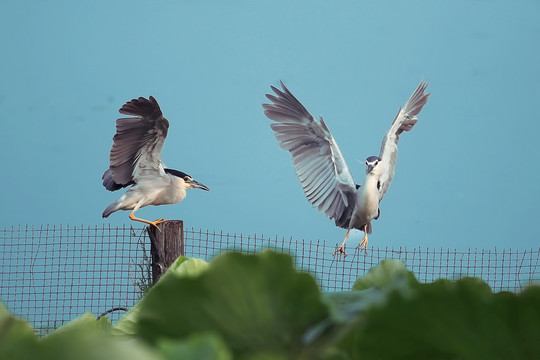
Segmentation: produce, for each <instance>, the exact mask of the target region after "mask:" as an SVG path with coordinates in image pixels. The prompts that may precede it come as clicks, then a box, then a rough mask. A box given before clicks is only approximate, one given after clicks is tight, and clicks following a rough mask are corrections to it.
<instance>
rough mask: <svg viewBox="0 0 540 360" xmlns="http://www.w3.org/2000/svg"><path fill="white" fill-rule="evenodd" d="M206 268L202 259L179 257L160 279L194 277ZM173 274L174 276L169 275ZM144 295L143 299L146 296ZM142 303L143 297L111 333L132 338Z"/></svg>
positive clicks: (206, 263) (114, 326) (117, 323)
mask: <svg viewBox="0 0 540 360" xmlns="http://www.w3.org/2000/svg"><path fill="white" fill-rule="evenodd" d="M207 268H208V262H206V261H204V260H202V259H195V258H187V257H185V256H179V257H178V258H177V259H176V260H175V261H174V262H173V263H172V264H171V266H170V267H169V269H167V271H166V272H165V274H163V276H162V277H161V279H160V280H162V279H167V278H168V277H170V276H173V277H176V278H178V277H195V276H198V275H199V274H201V273H202V272H204V271H205V270H206V269H207ZM171 274H174V275H171ZM152 289H153V287H152V288H150V290H149V291H148V293H147V295H148V294H149V293H151V292H152ZM147 295H145V297H146V296H147ZM143 301H144V297H143V298H142V299H141V300H140V301H139V302H138V303H137V304H135V306H133V307H132V308H131V309H129V311H128V312H127V313H126V314H124V316H122V317H121V318H120V319H119V320H118V321H117V322H116V324H114V325H113V327H112V330H111V333H112V334H113V335H118V336H132V335H135V333H136V330H135V329H136V326H137V321H138V319H139V313H140V308H141V303H142V302H143Z"/></svg>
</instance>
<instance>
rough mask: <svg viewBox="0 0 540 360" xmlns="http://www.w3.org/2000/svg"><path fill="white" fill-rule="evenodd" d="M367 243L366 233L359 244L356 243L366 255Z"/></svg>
mask: <svg viewBox="0 0 540 360" xmlns="http://www.w3.org/2000/svg"><path fill="white" fill-rule="evenodd" d="M367 244H368V238H367V234H366V235H364V238H363V239H362V241H361V242H360V244H358V247H359V248H363V249H364V251H365V252H366V255H367Z"/></svg>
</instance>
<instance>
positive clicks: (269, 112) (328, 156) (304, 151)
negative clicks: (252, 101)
mask: <svg viewBox="0 0 540 360" xmlns="http://www.w3.org/2000/svg"><path fill="white" fill-rule="evenodd" d="M281 87H282V88H283V91H281V90H279V89H277V88H275V87H273V86H272V87H271V88H272V90H273V91H274V93H275V94H276V95H277V96H274V95H270V94H266V97H267V98H268V99H269V100H270V101H272V104H263V108H264V114H265V115H266V116H267V117H268V118H269V119H271V120H274V121H275V123H272V125H271V128H272V130H273V131H274V132H275V134H274V135H275V137H276V138H277V139H278V140H279V142H280V147H281V148H282V149H284V150H288V151H289V152H290V153H291V155H292V159H293V164H294V168H295V170H296V175H297V176H298V178H299V180H300V183H301V184H302V188H303V190H304V193H305V195H306V197H307V199H308V200H309V202H310V203H311V204H313V205H314V206H317V208H318V210H319V211H321V212H324V213H325V214H326V216H328V217H329V218H330V219H333V220H335V222H336V225H337V226H340V227H347V226H348V225H349V219H350V217H351V214H352V211H353V210H354V206H355V202H356V185H355V183H354V180H353V177H352V175H351V174H350V172H349V169H348V168H347V164H346V163H345V160H344V159H343V156H342V155H341V151H340V150H339V147H338V145H337V143H336V141H335V140H334V138H333V137H332V134H331V133H330V130H329V129H328V127H327V126H326V124H325V123H324V121H323V119H322V118H320V123H318V122H317V121H315V120H314V119H313V116H311V114H310V113H309V112H308V111H307V110H306V108H305V107H304V106H303V105H302V104H301V103H300V102H299V101H298V100H297V99H296V98H295V97H294V95H293V94H291V92H290V91H289V90H288V89H287V88H286V87H285V85H284V84H283V83H282V82H281Z"/></svg>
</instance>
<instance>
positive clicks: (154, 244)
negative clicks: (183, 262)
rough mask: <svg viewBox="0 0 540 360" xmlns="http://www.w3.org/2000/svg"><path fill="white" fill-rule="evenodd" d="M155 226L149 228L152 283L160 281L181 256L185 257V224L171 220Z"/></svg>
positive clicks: (147, 228)
mask: <svg viewBox="0 0 540 360" xmlns="http://www.w3.org/2000/svg"><path fill="white" fill-rule="evenodd" d="M158 226H159V228H160V229H161V231H159V230H158V229H156V227H155V226H147V227H146V231H147V232H148V236H150V253H151V254H152V283H155V282H156V281H158V280H159V278H160V277H161V275H163V274H164V273H165V271H167V269H168V268H169V266H171V264H172V263H173V262H174V260H176V258H177V257H178V256H180V255H184V222H183V221H182V220H169V221H166V222H164V223H161V224H159V225H158Z"/></svg>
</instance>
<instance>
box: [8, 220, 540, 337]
mask: <svg viewBox="0 0 540 360" xmlns="http://www.w3.org/2000/svg"><path fill="white" fill-rule="evenodd" d="M184 244H185V246H184V248H185V255H186V256H189V257H197V258H202V259H205V260H211V259H212V258H213V257H214V256H216V255H218V254H220V253H223V252H224V251H241V252H244V253H256V252H258V251H261V250H263V249H273V250H275V251H278V252H285V253H289V254H291V255H293V257H294V260H295V264H296V267H297V268H298V269H300V270H303V271H307V272H309V273H311V274H312V275H313V276H314V277H315V278H316V280H317V281H318V283H319V285H320V287H321V289H322V290H323V291H325V292H336V291H346V290H350V289H351V288H352V286H353V285H354V282H355V281H356V280H357V279H358V278H359V277H361V276H363V275H364V274H365V273H366V272H367V271H368V270H369V269H370V268H372V267H373V266H375V265H377V264H379V263H380V262H381V261H382V260H385V259H397V260H401V261H403V262H404V263H405V264H406V266H407V268H408V269H409V270H411V271H412V272H413V273H414V274H415V275H416V277H417V278H418V280H419V281H421V282H431V281H434V280H436V279H438V278H446V279H458V278H460V277H463V276H474V277H480V278H482V279H483V280H484V281H485V282H486V283H487V284H488V285H490V286H491V288H492V290H493V291H502V290H507V291H520V290H521V289H523V288H524V287H525V286H527V285H530V284H533V283H537V284H538V283H540V268H539V265H540V248H538V249H528V250H519V251H518V250H512V249H503V250H498V249H467V250H465V251H458V250H456V249H453V250H452V249H443V248H406V247H399V248H388V247H383V248H376V247H370V248H369V249H368V253H367V254H365V253H364V252H363V251H361V250H360V249H358V248H355V249H352V250H347V252H348V253H349V256H347V257H344V258H342V259H341V260H340V259H339V257H338V256H336V257H332V253H333V252H334V250H335V249H336V248H337V246H338V244H327V243H326V242H325V241H323V240H315V241H311V240H299V241H297V240H293V239H292V238H289V239H285V238H278V237H277V236H274V237H266V236H264V235H243V234H229V233H223V232H221V231H220V232H216V231H209V230H201V229H199V230H195V229H193V228H191V229H189V228H187V227H184ZM151 278H152V274H151V256H150V244H149V239H148V238H147V234H146V231H145V228H143V227H138V228H136V227H131V226H126V225H124V226H122V227H110V226H94V227H90V226H86V227H85V226H62V225H60V226H55V225H52V226H51V225H44V226H40V227H32V226H28V225H21V226H12V227H6V228H4V229H0V299H1V300H2V302H3V303H4V304H5V305H6V306H7V307H8V309H9V310H10V312H11V313H13V314H15V315H17V316H19V317H22V318H25V319H27V320H28V321H30V323H31V324H32V325H33V326H34V329H35V330H36V332H37V333H38V334H45V333H47V332H49V331H50V330H52V329H54V328H56V327H58V326H60V325H62V324H63V323H65V322H67V321H69V320H71V319H73V318H75V317H77V316H80V315H81V314H83V313H84V312H92V313H93V314H95V315H96V316H98V315H100V314H104V313H107V316H109V317H110V318H111V320H112V321H116V320H117V319H118V318H119V317H120V316H121V315H122V314H123V310H124V309H127V308H130V307H131V306H133V304H135V303H136V302H137V301H138V300H139V299H140V298H141V297H142V295H143V294H144V292H145V291H146V290H147V289H148V286H149V284H150V282H151ZM113 309H116V311H112V310H113Z"/></svg>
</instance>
